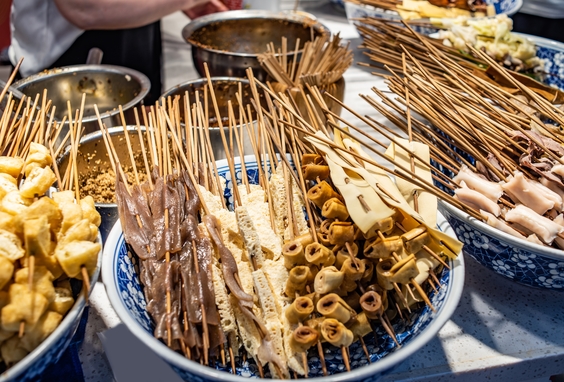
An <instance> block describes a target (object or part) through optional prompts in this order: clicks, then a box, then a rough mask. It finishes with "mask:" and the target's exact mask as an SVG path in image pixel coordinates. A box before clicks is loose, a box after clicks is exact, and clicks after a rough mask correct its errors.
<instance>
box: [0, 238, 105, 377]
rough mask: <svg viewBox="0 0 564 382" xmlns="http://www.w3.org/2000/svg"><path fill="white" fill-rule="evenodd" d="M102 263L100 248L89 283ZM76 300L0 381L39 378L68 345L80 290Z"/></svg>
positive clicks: (77, 317) (82, 302) (79, 314)
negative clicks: (39, 342) (45, 336)
mask: <svg viewBox="0 0 564 382" xmlns="http://www.w3.org/2000/svg"><path fill="white" fill-rule="evenodd" d="M98 242H99V243H100V244H102V237H101V236H100V235H98ZM101 265H102V250H100V253H98V263H97V265H96V270H95V271H94V273H93V274H92V277H91V278H90V285H92V286H94V285H95V284H96V281H98V276H99V275H100V268H101ZM75 298H76V301H75V303H74V305H73V306H72V308H71V309H70V310H69V311H68V312H67V314H66V316H65V317H64V318H63V320H62V321H61V323H60V324H59V326H58V327H57V329H55V331H53V333H51V335H50V336H49V337H47V338H46V339H45V340H44V341H43V342H42V343H41V344H40V345H39V346H38V347H37V348H35V349H34V350H33V351H32V352H31V353H29V354H28V355H27V356H26V357H25V358H24V359H22V360H21V361H20V362H18V363H17V364H15V365H14V366H12V367H11V368H10V369H8V370H7V371H5V372H4V373H2V374H1V375H0V382H16V381H17V382H35V381H38V380H40V379H41V375H42V374H43V372H44V371H45V370H46V369H47V368H48V367H49V366H50V365H52V364H54V363H56V362H57V361H58V360H59V359H60V358H61V356H62V355H63V353H64V351H65V350H66V349H67V347H68V346H69V344H70V342H71V339H72V337H73V336H74V333H75V332H76V329H77V328H78V325H79V324H80V320H81V318H82V313H83V312H84V307H85V306H86V299H85V297H84V293H83V292H82V290H81V291H80V293H79V294H78V296H75Z"/></svg>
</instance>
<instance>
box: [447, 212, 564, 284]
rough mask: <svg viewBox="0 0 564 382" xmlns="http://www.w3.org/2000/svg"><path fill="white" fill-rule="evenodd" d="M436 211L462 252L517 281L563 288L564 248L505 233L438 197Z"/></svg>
mask: <svg viewBox="0 0 564 382" xmlns="http://www.w3.org/2000/svg"><path fill="white" fill-rule="evenodd" d="M439 211H440V212H441V213H442V214H443V215H444V217H445V218H446V220H447V221H448V222H449V224H450V226H451V227H452V229H453V230H454V232H456V236H458V240H460V241H462V242H463V243H464V247H463V248H462V252H463V253H464V254H465V255H469V256H471V257H473V258H474V259H476V260H477V261H478V262H479V263H480V264H482V265H484V266H485V267H487V268H489V269H491V270H493V271H494V272H496V273H498V274H500V275H502V276H504V277H506V278H508V279H511V280H513V281H516V282H518V283H520V284H524V285H529V286H533V287H537V288H546V289H553V290H560V291H564V251H562V250H559V249H554V248H549V247H546V246H542V245H539V244H535V243H531V242H528V241H526V240H523V239H519V238H517V237H514V236H511V235H507V234H506V233H503V232H502V231H500V230H498V229H495V228H493V227H490V226H489V225H487V224H486V223H484V222H482V221H480V220H477V219H475V218H473V217H471V216H469V215H468V214H467V213H466V212H463V211H461V210H459V209H458V208H455V207H453V206H451V205H450V204H447V203H444V202H442V201H441V202H439Z"/></svg>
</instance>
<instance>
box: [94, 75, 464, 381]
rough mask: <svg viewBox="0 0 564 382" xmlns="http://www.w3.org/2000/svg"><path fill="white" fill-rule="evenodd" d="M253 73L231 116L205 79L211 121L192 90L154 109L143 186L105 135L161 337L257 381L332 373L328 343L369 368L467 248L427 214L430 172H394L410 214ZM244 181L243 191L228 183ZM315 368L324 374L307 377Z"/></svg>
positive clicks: (319, 101) (382, 183) (123, 217)
mask: <svg viewBox="0 0 564 382" xmlns="http://www.w3.org/2000/svg"><path fill="white" fill-rule="evenodd" d="M248 76H249V79H250V81H251V89H252V93H253V100H252V102H251V103H252V105H244V104H243V103H242V102H239V106H238V110H235V108H233V107H232V105H231V104H229V107H228V110H229V112H228V116H222V115H220V113H219V108H218V107H217V101H216V100H215V96H214V91H213V86H212V82H211V79H209V77H208V83H209V86H208V88H207V92H209V94H210V96H211V103H210V105H209V107H210V108H212V110H210V111H208V110H207V107H208V104H202V103H201V102H199V101H198V97H195V102H192V100H190V98H189V97H188V95H187V94H186V95H185V96H184V97H183V98H180V97H177V98H175V99H167V100H162V101H161V102H160V103H158V104H156V105H155V106H153V107H152V108H151V111H150V112H149V113H148V115H147V116H146V125H147V126H148V128H147V129H146V130H144V133H143V132H142V130H141V129H138V130H137V131H138V134H140V136H139V138H140V141H141V142H145V143H146V147H147V150H144V149H143V150H142V151H143V155H144V163H145V167H146V168H147V171H149V170H151V171H150V173H151V174H152V176H151V177H150V178H149V179H148V180H147V181H146V182H143V183H140V182H139V181H138V180H137V177H135V180H133V179H127V177H126V176H125V175H124V173H123V171H122V166H123V165H124V164H122V163H119V161H118V160H117V158H118V156H117V155H116V153H115V150H114V149H113V148H112V140H111V137H110V136H109V134H107V131H106V129H105V126H104V125H103V124H102V123H100V126H101V129H102V130H103V131H105V134H104V137H105V142H106V144H107V150H108V153H110V154H111V155H110V158H111V160H112V163H113V165H114V166H115V171H116V174H117V180H116V192H117V200H118V205H119V211H120V221H121V224H122V228H123V232H124V236H125V239H126V241H127V243H128V244H129V246H130V248H131V249H132V250H133V252H134V253H135V254H136V255H137V257H138V259H139V267H140V281H141V283H142V284H143V286H144V294H145V298H146V301H147V310H148V312H149V314H150V315H151V317H152V319H153V321H154V325H155V326H154V334H155V336H156V337H157V338H159V339H160V340H161V341H162V342H164V343H165V344H167V345H168V346H169V347H170V348H171V349H173V350H175V351H178V352H180V353H181V354H183V355H184V356H186V357H187V358H189V359H191V360H194V361H197V362H200V363H202V364H205V365H210V366H212V367H218V368H222V367H223V366H221V365H226V364H229V365H230V366H231V371H232V372H233V373H240V371H241V369H239V368H240V367H241V366H242V361H245V360H247V361H249V362H251V361H252V362H254V363H255V364H256V367H257V370H258V374H259V375H260V376H261V377H263V376H267V375H269V374H270V375H271V376H273V377H276V378H289V377H291V376H297V375H302V376H305V377H307V376H311V375H322V374H324V375H326V374H328V373H334V372H337V371H338V368H337V369H329V368H328V367H327V366H326V362H325V358H324V354H325V351H326V347H327V346H330V345H332V346H335V347H336V348H337V349H339V351H340V353H341V357H342V359H343V364H344V368H345V369H347V370H350V368H351V360H350V356H349V350H348V349H349V347H350V346H351V345H352V344H353V342H355V341H359V342H360V344H361V346H362V348H363V352H364V356H365V357H366V359H365V361H364V362H365V363H369V362H371V361H372V360H373V358H372V357H371V354H370V352H369V350H368V347H367V346H366V344H365V341H364V339H365V338H366V337H367V336H369V337H372V338H370V339H369V340H370V341H380V340H381V339H382V337H386V338H387V341H390V342H392V343H395V344H396V346H400V342H401V340H399V339H398V337H397V335H396V333H395V329H394V322H395V323H396V324H397V323H398V322H400V323H402V325H408V324H409V323H410V322H411V320H412V319H414V318H415V317H416V314H417V313H416V312H417V311H420V309H419V308H420V307H421V306H427V308H426V309H430V310H434V309H435V308H434V307H433V305H432V302H431V299H430V298H429V297H428V294H429V291H430V290H431V291H433V290H438V289H439V288H441V284H440V280H439V279H440V277H441V276H440V275H441V273H442V272H443V270H444V269H446V268H448V266H449V265H448V261H449V259H452V258H454V257H455V256H456V255H457V253H458V252H459V251H460V248H461V245H460V243H459V242H458V241H456V240H455V239H452V238H450V237H449V236H447V235H445V234H443V233H442V232H440V231H438V230H437V229H436V228H435V219H436V208H435V209H434V210H433V211H432V213H429V212H430V211H424V210H425V209H426V208H424V207H423V205H428V204H427V202H426V201H428V200H432V199H433V197H434V196H435V195H436V194H437V193H440V192H441V191H437V192H435V190H434V189H433V188H432V185H431V183H430V180H429V179H430V167H429V165H428V163H427V164H425V163H424V162H422V161H423V160H424V159H423V158H422V157H419V156H417V158H416V159H414V160H415V162H416V163H417V166H418V174H417V175H415V176H416V178H414V176H413V175H411V174H406V173H398V174H397V176H398V177H401V178H402V179H405V180H406V182H405V183H404V185H405V186H406V187H408V186H407V183H409V181H410V180H411V181H412V182H415V183H416V184H417V185H418V187H417V188H418V195H420V196H418V197H416V199H417V200H419V198H421V203H420V207H421V208H419V207H417V208H416V209H414V207H413V206H412V205H410V204H409V202H408V201H406V200H405V198H404V197H403V196H402V191H400V189H398V187H397V186H396V184H395V183H394V182H393V181H392V180H391V179H390V178H389V177H388V176H387V173H386V172H385V170H383V169H385V168H386V167H384V166H381V165H379V164H378V163H376V162H375V161H374V160H372V159H370V157H369V156H368V155H367V154H366V153H365V152H364V151H363V150H362V148H361V147H360V146H359V145H358V143H356V142H355V141H354V140H352V139H350V137H348V136H341V135H339V137H341V138H338V139H337V140H336V141H334V140H332V139H331V138H330V135H329V131H328V129H327V127H326V126H325V125H323V124H320V123H319V122H318V121H320V120H321V118H322V116H321V115H315V114H314V115H310V116H309V117H308V118H309V120H312V121H314V122H312V124H310V123H308V122H307V121H306V119H305V118H306V116H302V115H301V114H300V111H299V109H298V108H296V107H295V105H293V103H292V101H291V100H290V98H288V96H287V95H285V94H284V93H278V94H277V93H275V92H274V91H272V90H270V89H269V88H268V87H266V86H265V85H263V84H261V83H260V82H258V81H255V80H254V78H253V76H252V72H250V71H249V72H248ZM308 90H309V91H310V92H311V94H312V96H311V98H310V99H311V101H312V102H315V105H316V108H310V110H312V111H311V113H316V112H315V111H313V110H317V108H319V109H320V110H327V111H328V109H327V105H326V103H325V102H324V101H323V97H322V95H321V93H320V91H319V90H318V89H316V88H314V87H310V88H309V89H308ZM261 96H263V97H265V98H266V104H267V105H268V106H267V107H265V108H263V107H260V105H261V102H260V98H261ZM237 98H238V99H239V100H240V99H241V98H240V95H238V96H237ZM251 109H254V111H253V110H251ZM328 112H329V111H328ZM182 114H183V117H184V118H181V115H182ZM212 114H215V119H214V120H216V121H218V124H219V132H220V134H221V136H222V142H223V145H224V146H225V151H226V152H228V153H232V155H233V156H228V157H227V167H228V169H229V170H228V174H226V178H228V179H230V180H231V181H232V187H231V189H230V192H229V193H230V194H231V195H232V199H230V200H227V201H226V199H225V198H224V190H225V188H226V178H224V177H222V176H220V173H219V172H218V169H217V164H216V161H215V158H214V157H213V151H212V150H211V143H210V142H211V140H210V138H209V134H210V128H209V125H208V123H209V122H208V121H209V116H210V115H212ZM254 116H256V121H253V119H254ZM329 118H330V119H331V121H333V124H334V125H336V126H339V125H338V124H337V123H336V122H335V119H334V118H333V117H332V116H330V115H329ZM181 120H184V121H186V124H185V125H184V126H182V125H181V124H180V121H181ZM224 123H226V126H224V125H223V124H224ZM255 125H256V127H254V126H255ZM255 129H256V130H255ZM244 131H246V132H247V136H249V139H250V140H251V145H252V147H253V153H252V154H253V155H254V157H255V161H256V170H257V172H256V174H257V176H256V178H255V179H253V180H255V182H256V183H258V184H253V182H252V181H250V178H252V177H251V176H250V175H249V174H252V173H253V172H252V171H247V168H246V166H247V165H250V164H249V163H245V160H244V159H243V158H244V157H245V154H251V153H245V152H244V150H243V147H244V145H243V143H242V141H241V137H243V135H244ZM298 135H300V136H304V137H306V138H305V139H303V140H300V139H297V137H298ZM421 151H422V152H424V151H425V148H424V147H422V148H421ZM235 152H238V153H239V157H240V164H239V165H237V164H236V160H235V158H234V155H235V154H234V153H235ZM346 152H350V154H345V153H346ZM398 152H399V149H398ZM132 154H133V153H132V150H131V149H130V156H131V157H132ZM398 160H399V159H398ZM134 163H135V162H134V160H133V159H132V160H131V165H132V166H133V168H134V172H135V171H137V170H136V169H135V164H134ZM253 168H254V166H253ZM345 169H346V170H345ZM239 171H240V172H239ZM239 178H240V179H241V184H239V185H236V184H234V183H235V182H234V181H235V180H236V179H239ZM409 184H411V183H409ZM442 194H444V197H450V196H449V195H448V194H445V193H442ZM423 201H425V203H424V202H423ZM431 205H432V204H431ZM228 207H231V209H228ZM419 209H420V210H421V213H420V212H418V210H419ZM304 210H305V211H306V214H307V215H304ZM423 215H425V216H432V217H431V221H429V222H426V221H425V220H424V218H423ZM306 217H307V219H306ZM400 326H401V325H400ZM396 327H397V325H396ZM324 347H325V348H324ZM392 347H393V346H392ZM314 357H319V361H320V363H321V367H320V368H313V369H312V368H311V363H310V362H309V359H310V358H314ZM267 366H268V370H267V369H266V367H267Z"/></svg>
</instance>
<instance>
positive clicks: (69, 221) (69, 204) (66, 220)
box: [53, 191, 82, 234]
mask: <svg viewBox="0 0 564 382" xmlns="http://www.w3.org/2000/svg"><path fill="white" fill-rule="evenodd" d="M53 199H54V200H55V202H56V203H57V205H58V206H59V209H60V210H61V212H62V214H63V221H62V223H61V231H60V234H64V233H65V232H67V230H68V229H69V228H70V227H72V226H73V225H75V224H76V223H78V222H79V221H81V220H82V208H81V207H80V205H79V204H76V203H75V202H74V193H73V192H72V191H61V192H55V193H53Z"/></svg>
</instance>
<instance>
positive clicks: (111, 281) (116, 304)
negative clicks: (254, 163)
mask: <svg viewBox="0 0 564 382" xmlns="http://www.w3.org/2000/svg"><path fill="white" fill-rule="evenodd" d="M236 159H237V158H236ZM245 159H246V158H245ZM224 161H225V163H227V161H226V160H224ZM220 162H221V161H218V163H217V166H218V168H219V167H220ZM437 226H438V227H439V228H440V229H441V230H442V231H443V232H445V233H447V234H449V235H450V236H452V237H456V234H455V232H454V230H453V229H452V227H451V226H450V225H449V223H448V221H447V220H446V219H445V218H444V217H443V215H442V214H441V213H440V212H439V211H437ZM124 242H125V238H124V236H123V232H122V227H121V222H120V221H119V220H118V221H116V223H115V225H114V227H113V228H112V230H111V232H110V234H109V235H108V238H107V239H106V246H105V249H104V261H103V264H102V279H103V280H104V284H105V286H106V292H107V294H108V299H109V301H110V304H111V305H112V307H113V309H114V310H115V312H116V313H117V315H118V317H119V318H120V320H121V321H122V322H123V324H124V325H125V326H126V327H127V328H128V329H129V330H130V331H131V332H132V333H133V335H135V336H136V337H137V338H138V339H139V340H141V341H142V342H143V343H144V344H145V345H146V346H147V347H149V348H150V349H152V350H153V351H154V352H155V353H157V354H158V355H159V356H160V357H161V358H162V359H164V360H165V361H166V362H167V363H169V364H172V365H174V366H175V367H177V368H179V369H182V370H188V371H189V372H190V373H193V374H196V375H198V376H201V377H204V378H209V379H212V380H217V381H220V380H223V381H225V380H229V381H238V382H244V381H247V382H248V378H246V377H242V376H238V375H233V374H228V373H226V372H223V371H219V370H216V369H214V368H211V367H208V366H204V365H200V364H199V363H197V362H194V361H191V360H189V359H187V358H186V357H184V356H182V355H181V354H178V353H176V352H174V351H173V350H171V349H169V348H168V347H167V346H166V345H165V344H163V343H162V342H160V341H159V340H157V339H156V338H155V337H154V336H153V335H152V334H150V333H148V332H147V331H146V330H145V329H144V328H142V327H141V325H140V324H139V323H138V322H137V321H136V320H135V319H134V318H133V317H132V316H131V315H130V313H129V311H128V309H127V307H126V306H125V304H124V303H123V301H122V299H121V298H120V295H119V293H118V290H117V280H116V272H115V270H116V269H117V268H116V261H117V257H118V256H117V253H118V252H119V251H118V249H119V248H120V247H121V245H123V243H124ZM450 265H451V270H450V272H452V275H451V278H450V280H451V282H449V283H448V285H446V287H447V288H448V289H447V291H446V295H445V300H447V301H448V300H450V301H451V303H450V304H444V305H443V306H442V307H441V308H440V309H439V310H438V311H437V312H432V313H431V314H432V315H433V316H434V318H433V320H432V321H431V322H430V323H429V325H427V327H425V328H424V329H423V330H422V331H421V332H420V333H419V334H418V335H417V336H416V337H415V338H413V339H411V340H410V341H409V342H408V343H407V344H405V345H403V346H402V347H401V348H400V349H398V350H394V351H393V352H392V353H390V354H388V355H387V356H386V357H384V358H382V359H380V360H378V362H374V363H372V364H368V365H365V366H362V367H360V368H358V369H354V370H351V371H350V372H346V373H339V374H334V375H330V376H327V377H317V378H314V379H315V380H319V381H333V382H336V381H350V380H357V379H363V378H369V377H370V376H371V375H374V374H376V373H382V372H385V371H388V370H390V369H392V368H393V367H394V366H396V365H399V364H400V363H401V362H402V361H403V360H404V359H405V358H407V357H409V356H410V355H412V354H413V353H415V352H416V351H417V350H419V349H420V348H422V347H423V346H424V345H425V344H427V343H428V342H429V341H430V340H431V339H433V338H434V337H435V336H436V335H437V333H438V332H439V330H440V329H441V328H442V327H443V326H444V325H445V324H446V322H447V321H448V320H450V317H451V316H452V314H453V313H454V311H455V310H456V308H457V306H458V302H459V301H460V298H461V296H462V291H463V287H464V274H465V271H464V258H463V255H462V253H459V254H458V256H457V258H456V259H453V260H450Z"/></svg>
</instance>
